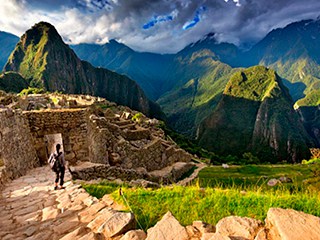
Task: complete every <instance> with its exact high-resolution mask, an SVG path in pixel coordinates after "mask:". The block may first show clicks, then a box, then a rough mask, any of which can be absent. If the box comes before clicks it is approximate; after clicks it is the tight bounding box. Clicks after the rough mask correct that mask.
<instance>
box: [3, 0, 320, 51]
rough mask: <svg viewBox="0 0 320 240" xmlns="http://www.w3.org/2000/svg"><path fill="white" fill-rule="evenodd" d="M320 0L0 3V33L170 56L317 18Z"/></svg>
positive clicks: (243, 40) (14, 0)
mask: <svg viewBox="0 0 320 240" xmlns="http://www.w3.org/2000/svg"><path fill="white" fill-rule="evenodd" d="M319 15H320V1H319V0H1V1H0V16H1V18H0V30H2V31H6V32H10V33H13V34H15V35H18V36H21V35H22V34H23V33H24V32H25V31H26V30H27V29H29V28H30V27H31V26H33V25H34V24H35V23H37V22H39V21H48V22H50V23H51V24H53V25H55V27H56V28H57V30H58V32H59V33H60V34H61V35H62V37H63V38H64V40H65V41H66V42H67V43H72V44H77V43H83V42H86V43H105V42H108V40H110V39H116V40H118V41H120V42H122V43H124V44H126V45H128V46H130V47H131V48H133V49H135V50H138V51H151V52H159V53H169V52H170V53H172V52H176V51H179V50H181V49H182V48H183V47H185V46H186V45H187V44H189V43H192V42H195V41H197V40H199V39H201V38H202V37H203V36H205V35H206V34H208V33H211V32H214V33H215V34H216V35H215V36H216V38H217V40H218V41H226V42H232V43H235V44H237V45H243V44H247V43H254V42H256V41H258V40H260V39H261V38H263V37H264V36H265V35H266V34H267V33H268V32H269V31H270V30H272V29H273V28H277V27H284V26H285V25H287V24H289V23H290V22H293V21H298V20H302V19H309V18H317V17H318V16H319Z"/></svg>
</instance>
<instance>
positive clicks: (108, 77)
mask: <svg viewBox="0 0 320 240" xmlns="http://www.w3.org/2000/svg"><path fill="white" fill-rule="evenodd" d="M4 69H5V70H6V71H16V72H19V73H20V74H21V75H22V76H23V77H24V78H26V79H27V80H29V81H30V85H31V86H37V87H43V88H45V89H46V90H48V91H56V90H58V91H63V92H65V93H82V94H91V95H96V96H101V97H105V98H107V99H108V100H110V101H114V102H116V103H118V104H121V105H126V106H129V107H130V108H132V109H136V110H139V111H141V112H143V113H145V114H146V115H148V116H151V117H160V118H161V117H162V113H161V111H160V107H159V106H158V105H156V104H155V103H153V102H151V101H149V100H148V99H147V97H146V96H145V94H144V92H143V91H142V90H141V88H140V87H139V86H138V85H137V84H136V83H135V82H134V81H132V80H131V79H129V78H128V77H126V76H123V75H119V74H117V73H115V72H112V71H109V70H107V69H103V68H94V67H93V66H92V65H91V64H90V63H88V62H85V61H81V60H80V59H79V58H78V57H77V56H76V54H75V53H74V52H73V51H72V50H71V49H70V48H69V47H68V46H67V45H66V44H65V43H64V42H63V41H62V38H61V37H60V35H59V34H58V32H57V31H56V29H55V28H54V27H53V26H52V25H50V24H49V23H45V22H41V23H38V24H36V25H35V26H34V27H32V28H31V29H30V30H28V31H27V32H26V33H25V34H24V35H23V36H22V37H21V39H20V41H19V43H18V44H17V45H16V47H15V50H14V51H13V52H12V54H11V55H10V57H9V60H8V62H7V64H6V66H5V67H4Z"/></svg>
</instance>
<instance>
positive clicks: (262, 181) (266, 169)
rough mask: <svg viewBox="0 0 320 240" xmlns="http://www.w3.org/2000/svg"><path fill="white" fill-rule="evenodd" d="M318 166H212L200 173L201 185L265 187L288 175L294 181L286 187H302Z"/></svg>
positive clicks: (244, 187) (245, 187)
mask: <svg viewBox="0 0 320 240" xmlns="http://www.w3.org/2000/svg"><path fill="white" fill-rule="evenodd" d="M316 167H317V166H315V165H290V164H285V165H246V166H231V167H230V168H227V169H224V168H223V167H221V166H212V167H207V168H205V169H203V170H202V171H201V172H200V173H199V184H200V186H201V187H223V188H227V187H238V188H243V189H248V188H257V187H259V188H264V189H265V188H266V187H267V182H268V180H270V179H272V178H279V177H288V178H291V179H292V180H293V183H292V184H285V185H284V186H285V187H286V188H288V187H289V188H290V189H292V188H295V187H297V188H300V187H302V185H303V181H304V180H308V179H310V178H312V177H313V171H314V170H315V168H316ZM318 167H319V166H318ZM282 187H283V186H282Z"/></svg>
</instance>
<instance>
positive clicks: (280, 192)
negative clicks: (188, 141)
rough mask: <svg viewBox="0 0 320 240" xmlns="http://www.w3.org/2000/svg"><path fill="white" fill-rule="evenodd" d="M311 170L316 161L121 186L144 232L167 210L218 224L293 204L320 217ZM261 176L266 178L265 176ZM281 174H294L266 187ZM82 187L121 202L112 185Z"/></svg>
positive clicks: (189, 220)
mask: <svg viewBox="0 0 320 240" xmlns="http://www.w3.org/2000/svg"><path fill="white" fill-rule="evenodd" d="M315 168H319V165H309V166H306V165H273V166H271V165H270V166H265V165H261V166H257V165H256V166H253V165H252V166H250V165H249V166H241V167H240V166H235V167H231V168H229V169H223V168H221V167H208V168H205V169H204V170H202V171H201V172H200V175H199V179H198V180H196V181H195V182H194V184H193V185H192V186H188V187H181V186H172V187H162V188H160V189H153V190H152V189H142V188H129V187H127V186H122V189H123V191H124V195H125V197H126V199H127V200H128V202H129V205H130V207H131V208H132V210H133V212H134V213H135V215H136V216H137V218H138V220H139V222H140V223H141V225H142V228H143V229H144V230H146V229H148V228H149V227H151V226H153V225H154V224H155V223H156V222H157V221H159V220H160V219H161V217H162V216H163V215H164V214H165V213H166V212H167V211H168V210H170V211H171V212H172V213H173V214H174V215H175V216H176V217H177V219H178V220H179V221H180V222H181V223H182V224H183V225H188V224H191V223H192V221H194V220H202V221H206V222H209V223H211V224H216V223H217V222H218V221H219V220H220V219H221V218H223V217H226V216H230V215H238V216H248V217H254V218H257V219H260V220H264V219H265V217H266V214H267V211H268V209H269V208H270V207H282V208H293V209H296V210H299V211H303V212H306V213H310V214H313V215H316V216H320V194H319V192H318V191H317V188H318V186H317V185H316V183H317V182H319V181H318V180H319V179H317V180H315V181H314V182H313V183H315V184H306V183H305V181H304V183H303V180H305V179H307V181H309V182H310V183H312V181H311V179H312V177H313V173H312V170H313V169H315ZM261 176H265V177H264V179H263V180H262V179H261ZM281 176H287V177H290V178H292V179H293V183H292V184H282V185H280V186H278V187H276V188H274V187H268V186H267V184H266V182H267V179H270V178H273V177H277V178H278V177H281ZM203 186H209V187H206V188H203ZM310 186H311V187H310ZM84 187H85V189H86V190H87V191H88V192H89V193H90V194H92V195H94V196H96V197H98V198H100V197H102V196H103V195H104V194H111V195H112V197H113V198H114V199H115V200H116V201H117V202H120V203H123V204H124V205H125V203H124V201H123V198H122V197H121V196H119V194H118V189H119V186H118V185H116V184H111V183H107V182H102V183H101V184H99V185H84Z"/></svg>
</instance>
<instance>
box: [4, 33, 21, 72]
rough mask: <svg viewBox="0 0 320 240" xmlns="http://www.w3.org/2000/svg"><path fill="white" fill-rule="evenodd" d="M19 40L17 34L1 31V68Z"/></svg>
mask: <svg viewBox="0 0 320 240" xmlns="http://www.w3.org/2000/svg"><path fill="white" fill-rule="evenodd" d="M18 41H19V38H18V37H17V36H15V35H12V34H10V33H6V32H1V31H0V53H1V54H0V69H2V68H3V66H4V65H5V64H6V62H7V60H8V57H9V56H10V53H11V52H12V51H13V49H14V47H15V46H16V44H17V42H18Z"/></svg>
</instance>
